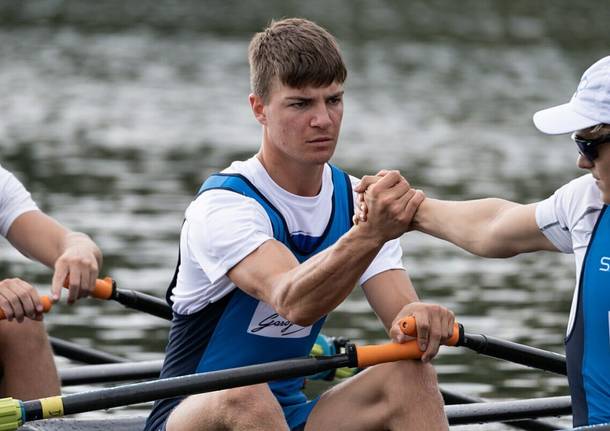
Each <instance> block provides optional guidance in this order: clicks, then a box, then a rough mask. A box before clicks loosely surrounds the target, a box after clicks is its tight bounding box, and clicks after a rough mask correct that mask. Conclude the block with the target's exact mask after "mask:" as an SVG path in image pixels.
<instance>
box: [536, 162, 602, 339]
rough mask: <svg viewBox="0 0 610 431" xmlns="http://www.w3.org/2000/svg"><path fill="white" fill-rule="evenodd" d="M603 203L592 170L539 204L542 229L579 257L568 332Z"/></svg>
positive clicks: (537, 213)
mask: <svg viewBox="0 0 610 431" xmlns="http://www.w3.org/2000/svg"><path fill="white" fill-rule="evenodd" d="M603 206H604V202H603V201H602V197H601V192H600V190H599V188H598V187H597V185H596V184H595V179H594V178H593V176H592V175H591V174H587V175H583V176H582V177H579V178H576V179H574V180H572V181H570V182H569V183H568V184H566V185H564V186H563V187H561V188H559V189H558V190H557V191H556V192H555V193H554V194H553V195H552V196H551V197H549V198H548V199H546V200H544V201H542V202H540V203H539V204H538V205H537V206H536V222H537V223H538V227H539V228H540V230H541V231H542V233H544V235H545V236H546V237H547V238H548V239H549V240H550V241H551V242H552V243H553V245H554V246H555V247H557V249H558V250H559V251H561V252H562V253H573V254H574V258H575V261H576V289H575V290H574V296H573V298H572V308H571V310H570V320H569V321H568V333H570V331H571V329H572V324H573V322H574V317H575V314H576V306H577V299H578V286H579V285H580V272H581V268H582V264H583V261H584V258H585V253H586V252H587V247H588V245H589V242H590V241H591V235H592V233H593V229H594V228H595V223H596V221H597V218H598V217H599V213H600V211H601V209H602V208H603Z"/></svg>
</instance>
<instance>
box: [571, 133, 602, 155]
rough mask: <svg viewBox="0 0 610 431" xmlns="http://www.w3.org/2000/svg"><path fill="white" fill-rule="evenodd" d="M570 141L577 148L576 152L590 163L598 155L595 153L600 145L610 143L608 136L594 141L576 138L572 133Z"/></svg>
mask: <svg viewBox="0 0 610 431" xmlns="http://www.w3.org/2000/svg"><path fill="white" fill-rule="evenodd" d="M572 139H573V140H574V142H575V143H576V146H577V147H578V152H579V153H580V154H582V155H583V156H584V157H586V159H587V160H589V161H590V162H592V161H593V160H595V159H596V158H597V156H598V155H599V154H598V152H597V147H598V146H600V145H601V144H605V143H606V142H610V134H608V135H603V136H600V137H599V138H595V139H585V138H582V137H580V136H577V135H576V133H572Z"/></svg>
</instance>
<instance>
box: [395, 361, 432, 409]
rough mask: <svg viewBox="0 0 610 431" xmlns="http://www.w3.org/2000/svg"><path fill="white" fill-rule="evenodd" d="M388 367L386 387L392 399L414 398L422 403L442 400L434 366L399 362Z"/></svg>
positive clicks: (413, 362)
mask: <svg viewBox="0 0 610 431" xmlns="http://www.w3.org/2000/svg"><path fill="white" fill-rule="evenodd" d="M387 365H388V369H387V373H388V378H387V379H386V380H385V386H386V390H387V391H388V392H389V393H390V394H391V396H392V397H396V396H399V397H400V398H402V399H404V398H405V397H407V398H409V397H413V398H415V399H419V400H422V401H424V400H426V399H429V398H433V399H437V400H438V399H440V398H441V397H440V392H439V389H438V380H437V378H436V371H435V370H434V367H432V365H430V364H425V363H423V362H421V361H397V362H393V363H391V364H387Z"/></svg>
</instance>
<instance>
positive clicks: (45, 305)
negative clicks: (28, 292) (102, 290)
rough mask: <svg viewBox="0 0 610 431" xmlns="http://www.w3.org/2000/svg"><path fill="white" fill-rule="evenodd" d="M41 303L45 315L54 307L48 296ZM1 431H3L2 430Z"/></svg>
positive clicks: (41, 299) (2, 312)
mask: <svg viewBox="0 0 610 431" xmlns="http://www.w3.org/2000/svg"><path fill="white" fill-rule="evenodd" d="M40 303H41V304H42V312H43V313H46V312H48V311H49V310H51V307H52V306H53V301H51V298H49V297H48V296H47V295H42V296H41V297H40ZM4 319H6V315H5V314H4V311H2V310H0V320H4ZM0 431H2V429H1V428H0Z"/></svg>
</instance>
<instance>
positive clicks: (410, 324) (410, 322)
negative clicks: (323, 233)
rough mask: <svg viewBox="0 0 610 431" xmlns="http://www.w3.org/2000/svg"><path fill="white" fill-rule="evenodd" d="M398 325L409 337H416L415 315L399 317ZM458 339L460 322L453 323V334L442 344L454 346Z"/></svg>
mask: <svg viewBox="0 0 610 431" xmlns="http://www.w3.org/2000/svg"><path fill="white" fill-rule="evenodd" d="M398 326H400V330H401V331H402V333H403V334H406V335H410V336H411V337H417V326H416V325H415V317H413V316H407V317H403V318H402V319H400V321H399V322H398ZM459 339H460V324H459V323H457V322H456V323H454V324H453V334H452V335H451V338H450V339H448V340H447V341H446V342H444V343H443V344H445V345H447V346H455V345H456V344H457V342H458V341H459Z"/></svg>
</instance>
